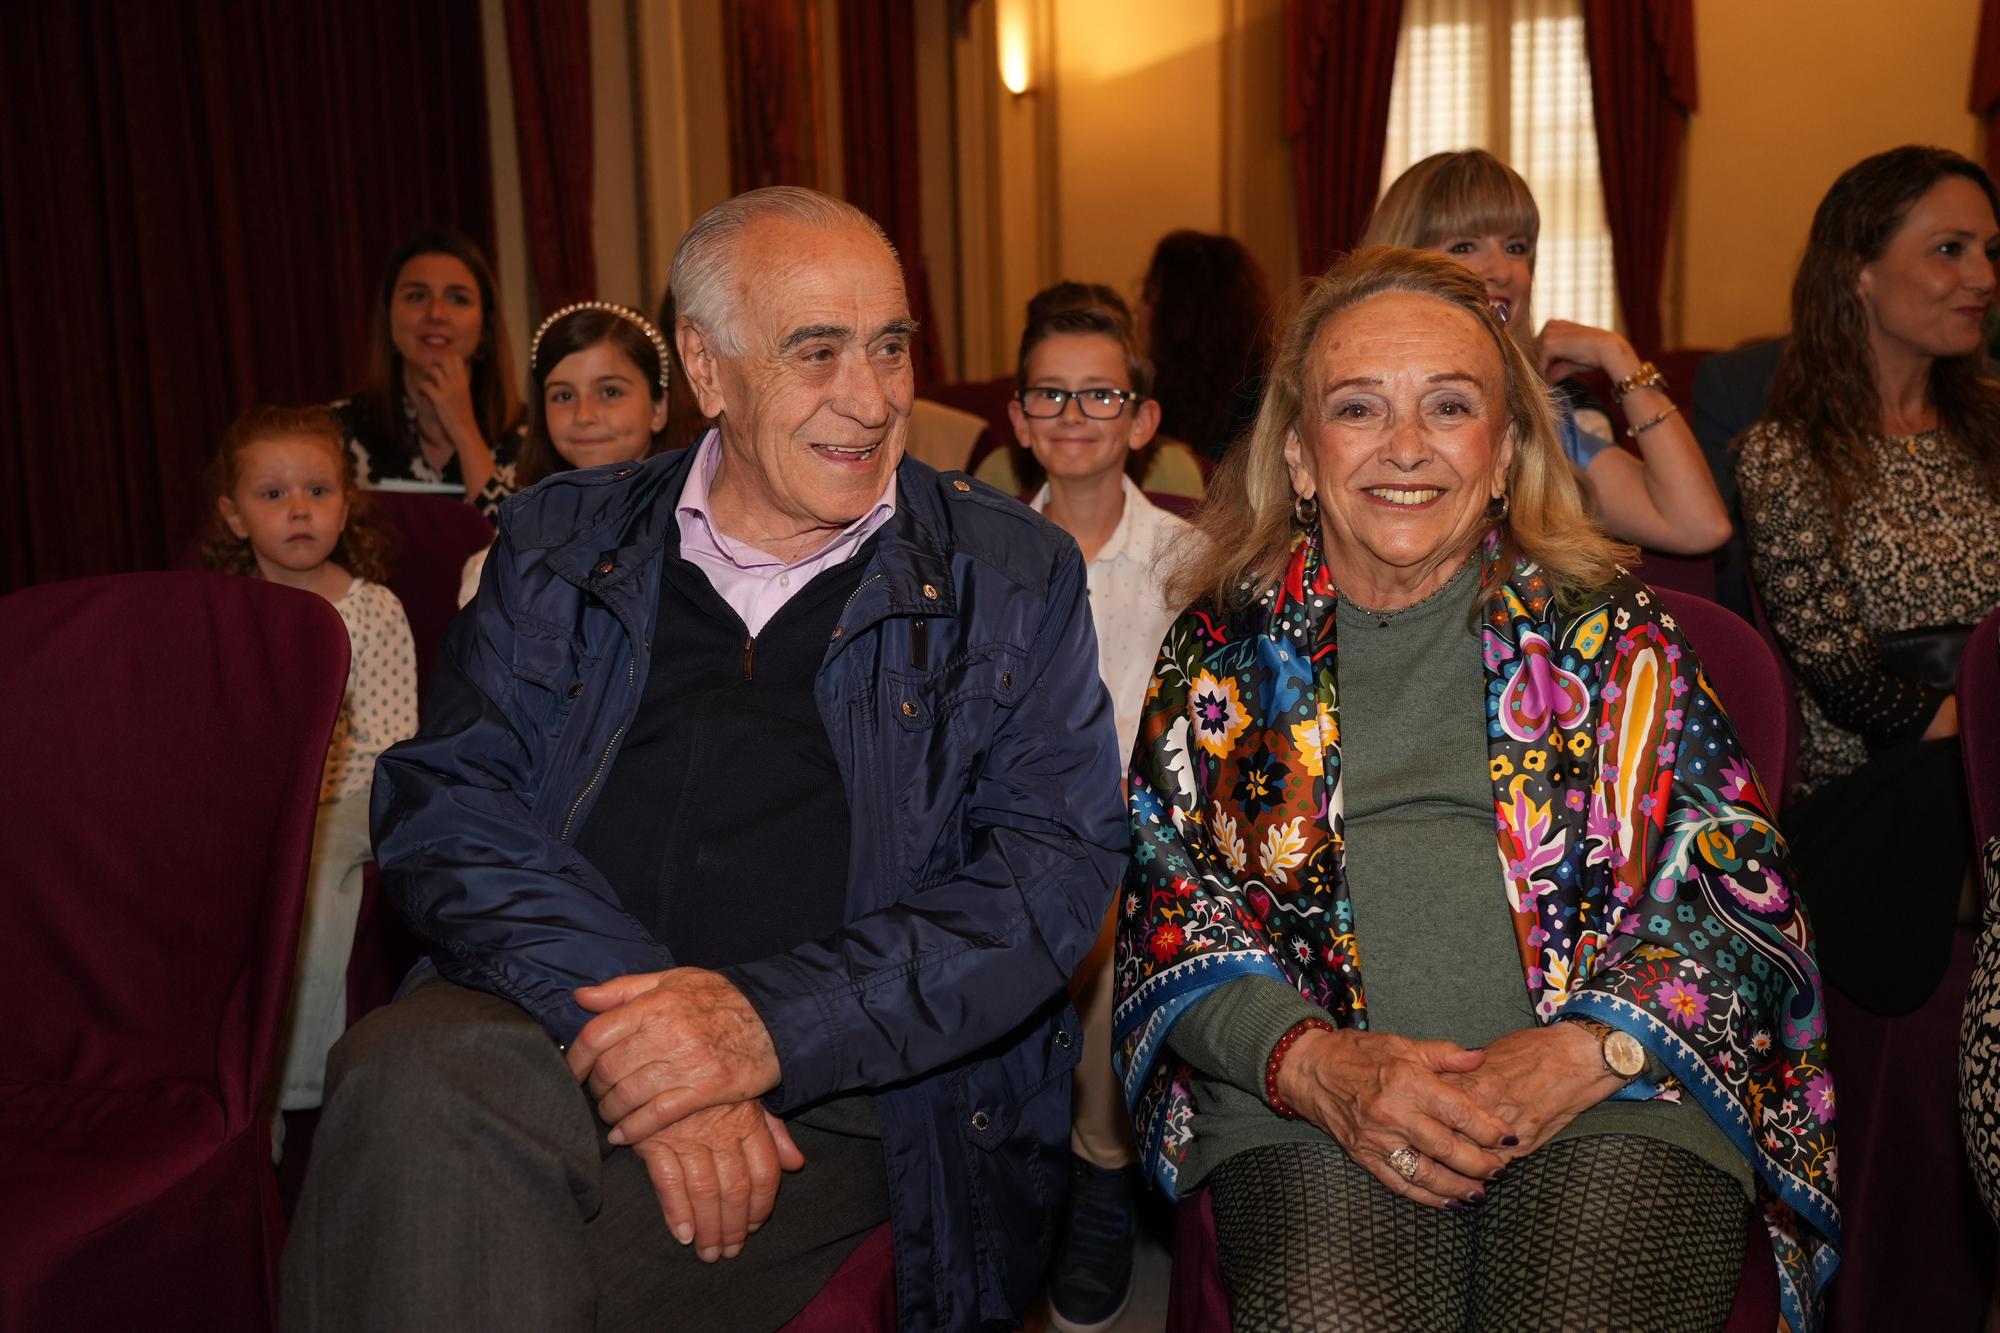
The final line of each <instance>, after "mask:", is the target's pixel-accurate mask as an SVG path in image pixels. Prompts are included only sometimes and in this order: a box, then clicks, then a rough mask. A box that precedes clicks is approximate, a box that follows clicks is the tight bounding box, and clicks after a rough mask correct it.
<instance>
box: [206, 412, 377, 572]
mask: <svg viewBox="0 0 2000 1333" xmlns="http://www.w3.org/2000/svg"><path fill="white" fill-rule="evenodd" d="M216 507H217V508H218V509H220V510H221V512H222V520H223V522H225V523H227V524H228V525H229V530H230V531H231V532H233V533H235V534H236V535H237V536H238V537H240V538H243V539H244V540H246V541H248V542H249V543H250V550H251V553H252V554H253V555H255V556H256V559H257V569H258V572H259V573H261V574H262V575H263V576H264V577H265V578H267V579H270V580H272V581H273V582H278V583H286V582H292V581H294V580H295V579H297V578H299V577H302V576H308V575H311V574H312V573H313V572H314V571H316V570H318V569H319V567H320V566H321V565H324V564H325V563H326V562H327V559H328V558H329V557H330V556H332V554H333V548H334V546H335V545H336V544H337V543H338V542H339V541H340V534H341V532H342V530H343V529H345V528H346V527H347V488H346V485H345V478H344V475H343V469H342V463H341V457H340V451H339V449H338V447H337V446H335V445H334V444H333V443H332V442H331V441H329V440H325V439H322V438H320V437H319V436H316V435H274V436H270V437H268V438H265V439H261V440H257V441H254V442H253V443H251V444H248V445H245V446H244V447H243V449H242V451H241V452H240V453H238V454H237V456H236V485H235V487H234V488H233V489H232V490H231V491H230V493H229V494H228V495H224V496H221V497H220V498H218V499H217V500H216Z"/></svg>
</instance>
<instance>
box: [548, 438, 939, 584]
mask: <svg viewBox="0 0 2000 1333" xmlns="http://www.w3.org/2000/svg"><path fill="white" fill-rule="evenodd" d="M695 453H696V450H694V449H692V448H690V449H680V450H676V451H674V452H673V453H669V454H661V455H658V456H656V457H654V458H651V459H648V460H647V461H646V462H644V463H642V464H640V465H639V475H638V476H636V477H632V478H629V479H622V485H623V486H624V487H625V491H624V492H623V493H622V494H620V495H619V496H618V497H617V498H616V499H615V500H612V501H609V502H607V503H606V504H605V506H604V507H603V508H602V509H601V510H600V511H599V513H598V515H597V516H596V517H595V518H593V519H590V520H588V521H586V522H585V523H584V525H583V526H582V527H580V528H579V529H578V530H577V531H576V533H575V535H574V536H572V537H570V538H569V539H568V540H567V541H565V542H563V543H562V544H561V545H559V546H557V547H556V548H555V550H553V551H552V552H551V553H550V556H549V567H550V568H551V569H552V570H553V571H554V572H555V573H556V574H558V575H560V576H561V577H562V578H563V579H565V580H567V581H568V582H570V583H573V584H575V585H577V586H578V587H580V588H584V589H587V590H588V591H590V592H591V593H593V594H594V595H596V596H597V597H598V598H599V599H600V600H602V601H603V602H604V603H605V604H606V605H607V606H609V607H610V608H611V609H612V610H613V611H614V612H615V613H617V614H618V616H619V617H620V619H625V620H628V621H630V622H633V623H643V622H644V620H645V619H646V616H647V614H648V613H647V611H646V608H645V607H644V606H643V605H640V604H635V603H636V599H638V598H639V597H641V596H642V595H647V590H650V591H653V592H656V591H657V584H656V583H654V582H653V580H652V579H651V578H648V577H644V576H645V575H646V574H647V572H648V571H651V570H653V569H654V568H655V567H656V566H657V565H658V563H659V560H660V557H661V555H662V554H663V552H664V551H665V549H666V547H667V546H668V544H669V543H672V544H673V545H674V547H675V549H678V548H679V543H680V530H679V526H678V523H677V520H676V518H675V514H674V510H675V508H676V506H677V505H678V504H679V502H680V496H681V491H682V490H683V489H684V488H685V487H686V485H687V478H688V473H689V471H690V469H691V468H692V467H693V465H694V459H695ZM607 484H611V485H619V484H621V480H610V481H608V483H607ZM949 531H950V525H949V524H948V523H947V522H946V515H945V511H944V503H943V500H942V498H941V497H940V496H939V494H938V479H937V473H936V471H935V470H933V469H932V468H930V467H929V466H927V465H926V464H924V463H922V462H920V461H918V460H917V459H916V458H914V457H912V456H910V455H909V454H905V455H904V456H903V461H902V462H901V463H899V464H897V467H896V510H895V512H894V513H893V514H891V515H890V516H889V519H888V521H887V522H885V523H884V524H883V525H882V527H881V528H880V529H879V531H878V532H877V534H876V536H877V539H878V540H877V542H876V548H875V558H874V560H873V561H872V562H871V563H870V567H869V571H868V574H867V575H864V579H871V578H872V576H875V575H880V576H881V579H882V582H883V585H884V592H885V595H886V597H887V604H886V606H885V607H884V608H883V614H887V615H937V616H949V615H955V614H957V611H958V592H957V588H956V587H955V586H954V585H953V582H952V578H951V554H952V553H951V548H950V546H949V545H948V543H947V541H946V538H945V536H944V534H946V533H948V532H949Z"/></svg>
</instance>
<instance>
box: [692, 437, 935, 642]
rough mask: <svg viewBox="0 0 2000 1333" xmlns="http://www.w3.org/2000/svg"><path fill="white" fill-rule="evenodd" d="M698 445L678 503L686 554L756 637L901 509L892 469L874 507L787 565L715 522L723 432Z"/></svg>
mask: <svg viewBox="0 0 2000 1333" xmlns="http://www.w3.org/2000/svg"><path fill="white" fill-rule="evenodd" d="M695 448H696V453H695V456H694V466H693V467H691V468H689V469H688V479H687V484H686V485H685V486H684V487H683V488H682V489H681V500H680V504H678V505H677V506H675V508H674V515H675V517H677V518H678V519H679V520H680V527H681V559H683V560H686V561H688V562H689V563H691V564H692V565H694V566H695V568H697V569H699V570H700V571H701V572H702V573H703V574H704V575H706V576H707V578H708V584H709V586H710V587H711V588H714V589H715V592H716V595H717V596H718V597H720V598H722V600H723V601H725V602H727V603H729V605H730V608H731V609H732V610H734V611H735V612H736V614H737V615H739V616H741V617H742V618H743V627H744V628H745V629H747V630H748V631H749V632H750V636H751V637H752V638H755V637H756V636H757V635H759V634H762V633H763V632H764V626H766V625H768V624H770V623H771V617H772V616H775V615H777V614H778V608H779V607H781V606H783V605H784V604H785V603H786V602H788V601H790V600H791V599H792V594H793V593H795V592H798V591H799V590H800V589H801V588H803V587H805V586H806V585H807V584H808V583H811V582H812V581H813V579H814V577H815V576H817V575H818V574H820V573H821V572H822V571H824V570H828V569H831V568H833V567H834V566H835V565H837V564H840V563H841V562H842V561H843V560H847V559H850V558H852V556H853V555H854V553H855V552H856V551H858V550H860V549H861V544H862V543H863V542H865V541H867V540H868V539H869V538H870V537H871V536H873V535H874V533H875V530H876V529H877V528H879V527H881V526H882V525H883V524H884V523H887V522H888V521H889V516H890V515H891V514H893V513H895V512H896V474H895V473H893V472H891V473H890V474H889V484H888V485H887V486H885V487H884V488H883V489H882V498H881V499H879V500H877V501H876V502H875V507H874V508H872V509H870V510H869V511H868V512H867V513H865V514H863V515H862V516H861V517H860V518H857V519H855V520H854V521H853V522H852V523H850V524H848V525H847V526H846V527H844V528H842V529H841V530H840V532H839V534H838V535H837V536H835V537H834V539H833V540H832V541H830V542H828V543H827V544H826V545H825V546H822V547H821V548H820V549H819V550H818V551H816V552H814V553H813V554H811V555H809V556H806V557H805V558H804V559H802V560H795V561H793V562H792V563H791V564H789V565H788V564H786V563H785V562H784V561H782V560H780V559H779V558H778V557H777V556H775V555H771V554H770V553H768V552H766V551H760V550H758V549H757V548H756V547H754V546H749V545H746V544H745V543H743V542H739V541H737V540H736V539H735V538H733V537H731V536H729V535H728V534H727V533H725V532H723V530H722V529H721V528H719V527H717V526H716V525H715V518H714V515H712V514H711V513H710V512H709V505H708V491H709V487H710V486H711V485H712V484H714V481H715V470H716V468H717V467H718V466H720V465H721V462H722V434H721V432H720V431H716V430H710V431H709V432H708V434H707V435H704V436H703V437H702V440H701V443H700V444H698V445H696V446H695Z"/></svg>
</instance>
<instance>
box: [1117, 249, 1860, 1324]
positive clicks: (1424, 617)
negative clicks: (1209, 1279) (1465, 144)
mask: <svg viewBox="0 0 2000 1333" xmlns="http://www.w3.org/2000/svg"><path fill="white" fill-rule="evenodd" d="M1198 525H1199V530H1200V531H1201V533H1202V536H1203V537H1204V539H1205V540H1204V541H1202V542H1199V543H1191V544H1190V549H1189V550H1188V551H1187V554H1186V556H1185V558H1184V563H1183V564H1182V565H1181V567H1180V571H1179V575H1178V577H1177V579H1176V580H1175V581H1174V586H1172V587H1171V588H1170V590H1169V591H1170V596H1175V597H1178V598H1180V599H1183V601H1184V602H1185V603H1187V604H1188V609H1187V610H1186V611H1185V612H1184V613H1183V614H1182V615H1181V616H1180V617H1179V618H1178V619H1177V620H1176V621H1175V622H1174V624H1173V626H1172V627H1171V628H1170V629H1169V631H1168V633H1167V638H1166V642H1165V644H1164V645H1163V646H1162V648H1161V652H1160V658H1159V662H1158V665H1157V667H1156V669H1155V672H1154V678H1153V682H1152V685H1151V689H1150V693H1149V696H1148V702H1147V705H1146V710H1145V713H1144V715H1143V717H1142V720H1141V723H1140V732H1139V741H1138V745H1137V747H1136V748H1135V751H1134V755H1133V761H1132V771H1131V817H1132V829H1133V837H1134V850H1133V856H1132V860H1131V862H1130V868H1129V870H1128V872H1127V876H1126V881H1125V886H1124V891H1123V894H1122V896H1121V898H1120V901H1119V905H1118V911H1119V922H1118V939H1117V951H1116V968H1117V978H1116V989H1117V1008H1116V1017H1115V1034H1114V1041H1115V1043H1116V1047H1115V1050H1116V1054H1115V1056H1114V1062H1115V1064H1116V1066H1117V1069H1118V1072H1119V1077H1120V1080H1121V1083H1122V1086H1123V1088H1124V1092H1125V1096H1126V1099H1127V1102H1128V1104H1129V1105H1131V1106H1132V1108H1133V1117H1134V1124H1135V1127H1136V1129H1137V1132H1138V1140H1139V1143H1140V1147H1141V1153H1142V1156H1143V1159H1144V1161H1145V1164H1146V1166H1147V1167H1148V1169H1149V1171H1150V1173H1151V1174H1152V1175H1153V1177H1154V1179H1155V1180H1156V1181H1157V1182H1158V1183H1159V1184H1160V1185H1161V1186H1162V1187H1163V1188H1164V1189H1166V1191H1167V1192H1168V1193H1169V1194H1170V1195H1176V1196H1178V1197H1182V1198H1185V1197H1186V1196H1187V1195H1188V1194H1189V1193H1191V1192H1192V1190H1193V1189H1194V1188H1195V1187H1196V1186H1198V1185H1207V1186H1209V1187H1210V1189H1211V1194H1212V1198H1213V1201H1214V1206H1215V1217H1216V1229H1217V1242H1218V1248H1219V1254H1220V1260H1221V1267H1222V1274H1223V1278H1224V1282H1225V1284H1226V1286H1227V1287H1228V1290H1229V1297H1230V1303H1231V1308H1232V1313H1233V1315H1234V1319H1235V1323H1236V1326H1237V1327H1238V1328H1245V1329H1248V1328H1315V1329H1336V1328H1354V1329H1370V1330H1377V1329H1433V1328H1467V1327H1477V1328H1492V1327H1507V1328H1514V1327H1584V1328H1648V1329H1664V1330H1677V1329H1689V1330H1694V1329H1719V1328H1721V1327H1722V1326H1723V1323H1724V1321H1725V1320H1726V1318H1727V1315H1728V1311H1729V1308H1730V1303H1731V1301H1732V1299H1733V1297H1734V1293H1735V1291H1736V1287H1737V1284H1738V1280H1739V1276H1740V1270H1741V1267H1742V1263H1743V1227H1744V1223H1745V1220H1746V1215H1747V1214H1748V1211H1749V1210H1750V1209H1751V1208H1752V1207H1755V1208H1756V1209H1758V1210H1759V1215H1761V1216H1762V1217H1764V1218H1765V1219H1766V1220H1767V1221H1768V1222H1769V1224H1770V1229H1771V1233H1772V1245H1773V1248H1774V1251H1775V1254H1776V1258H1777V1262H1778V1267H1779V1276H1780V1291H1781V1293H1782V1297H1783V1301H1784V1306H1785V1313H1786V1317H1787V1318H1788V1319H1789V1321H1790V1324H1791V1327H1792V1328H1793V1329H1795V1330H1806V1329H1811V1328H1813V1327H1816V1326H1817V1322H1818V1313H1819V1293H1820V1291H1821V1289H1822V1288H1823V1287H1824V1285H1825V1282H1826V1281H1827V1279H1828V1278H1829V1277H1830V1276H1831V1274H1832V1271H1833V1268H1834V1265H1835V1262H1836V1259H1835V1242H1834V1239H1833V1238H1834V1237H1835V1236H1836V1235H1837V1234H1838V1224H1837V1220H1836V1213H1835V1208H1834V1204H1833V1162H1834V1135H1833V1129H1832V1121H1833V1084H1832V1081H1831V1075H1830V1074H1829V1072H1828V1070H1827V1064H1826V1042H1825V1031H1824V1022H1823V1018H1822V1008H1821V994H1820V983H1819V976H1818V970H1817V967H1816V966H1815V964H1814V961H1813V953H1812V946H1811V932H1810V929H1809V927H1808V925H1807V923H1806V920H1805V916H1804V913H1803V910H1802V909H1801V907H1800V905H1799V903H1798V901H1797V898H1796V896H1795V895H1794V893H1793V891H1792V888H1791V884H1790V878H1789V870H1788V866H1787V853H1786V851H1785V845H1784V842H1783V839H1782V838H1781V837H1780V836H1779V835H1778V832H1777V830H1776V828H1775V827H1774V826H1773V823H1772V816H1771V809H1770V801H1769V799H1768V797H1767V796H1766V794H1765V791H1764V789H1763V787H1762V786H1761V785H1760V784H1759V782H1758V780H1757V778H1756V776H1755V775H1754V774H1753V773H1752V771H1751V769H1750V766H1749V764H1748V762H1747V760H1746V759H1745V758H1744V755H1743V753H1742V749H1741V746H1740V745H1739V743H1738V741H1737V738H1736V734H1735V731H1734V728H1733V727H1732V726H1731V724H1730V721H1729V719H1728V717H1727V716H1726V715H1725V714H1724V712H1723V711H1722V708H1721V706H1720V704H1719V703H1718V702H1717V700H1716V698H1715V695H1714V693H1713V691H1712V690H1711V689H1710V688H1709V685H1708V683H1707V681H1706V679H1705V678H1704V677H1703V675H1702V672H1701V667H1700V664H1699V663H1698V662H1697V660H1696V658H1695V655H1694V652H1693V651H1692V649H1691V648H1690V647H1689V645H1688V643H1687V641H1686V640H1685V639H1684V638H1683V637H1682V635H1681V633H1680V631H1679V629H1678V627H1677V626H1676V625H1675V623H1674V621H1673V620H1672V619H1671V618H1670V617H1668V616H1665V615H1663V614H1662V613H1661V611H1660V609H1659V607H1658V605H1657V604H1656V602H1655V599H1654V597H1653V595H1652V594H1651V593H1650V592H1649V590H1647V589H1646V588H1645V586H1644V585H1642V584H1640V583H1638V582H1637V581H1636V580H1634V579H1633V578H1632V577H1631V576H1630V575H1629V574H1626V573H1625V572H1623V570H1622V569H1621V568H1620V567H1619V563H1618V562H1619V560H1620V558H1621V557H1622V556H1623V554H1624V553H1625V548H1622V547H1620V546H1618V545H1616V544H1615V543H1613V542H1611V541H1610V540H1609V539H1607V538H1606V537H1605V536H1604V535H1603V534H1602V533H1601V532H1599V531H1598V530H1597V529H1596V528H1595V527H1594V526H1593V525H1592V524H1591V522H1590V521H1589V519H1588V517H1587V516H1586V512H1585V508H1584V503H1583V498H1582V495H1581V493H1580V491H1579V488H1578V486H1577V483H1576V480H1575V475H1574V471H1573V469H1572V468H1571V467H1570V466H1569V463H1568V461H1567V459H1566V458H1565V456H1564V454H1563V448H1562V444H1561V441H1560V438H1559V435H1558V431H1557V425H1556V416H1555V410H1554V408H1553V406H1552V405H1551V403H1550V400H1549V394H1548V391H1547V389H1546V387H1545V386H1544V384H1543V381H1542V379H1541V377H1540V375H1539V374H1538V373H1537V371H1536V368H1535V365H1534V363H1533V362H1532V361H1531V360H1530V359H1529V357H1528V355H1527V353H1526V351H1525V350H1524V349H1523V348H1522V347H1521V345H1520V344H1519V343H1517V342H1516V341H1515V340H1514V339H1513V338H1510V337H1509V336H1508V334H1507V331H1506V330H1505V328H1504V326H1503V325H1502V324H1501V323H1500V321H1499V318H1498V316H1497V314H1496V312H1495V310H1494V308H1493V306H1492V304H1491V302H1490V301H1489V299H1488V295H1487V292H1486V290H1485V289H1484V286H1483V284H1481V283H1480V282H1478V281H1477V280H1476V279H1475V278H1473V277H1472V276H1471V275H1470V274H1468V273H1467V271H1466V270H1465V268H1464V267H1462V266H1461V265H1459V264H1456V263H1451V262H1448V261H1446V260H1443V259H1441V258H1439V257H1437V256H1435V255H1431V254H1425V253H1423V252H1419V251H1414V250H1407V249H1392V248H1387V247H1383V248H1375V249H1370V250H1365V251H1362V252H1360V253H1358V254H1356V255H1353V256H1350V257H1349V258H1347V259H1345V260H1343V261H1342V262H1341V263H1339V264H1338V265H1336V266H1335V267H1334V269H1333V270H1332V271H1330V272H1329V273H1328V274H1327V276H1326V277H1325V278H1324V279H1322V280H1321V281H1319V282H1318V283H1316V284H1315V285H1314V286H1313V288H1312V289H1311V290H1310V292H1309V294H1308V295H1307V297H1306V300H1305V302H1304V305H1303V307H1302V308H1301V310H1300V311H1299V313H1298V314H1297V315H1296V316H1295V317H1294V318H1293V320H1292V322H1291V324H1290V327H1289V328H1288V330H1287V331H1286V333H1285V335H1284V337H1283V338H1282V340H1281V344H1280V346H1279V348H1278V350H1277V355H1276V359H1275V362H1274V364H1273V366H1272V369H1271V372H1270V377H1269V381H1268V383H1267V386H1266V390H1265V396H1264V401H1263V406H1262V410H1261V412H1260V414H1259V417H1258V421H1257V425H1256V427H1255V429H1254V431H1253V432H1252V434H1251V435H1250V436H1249V438H1248V439H1247V440H1246V442H1245V443H1244V444H1243V445H1242V446H1240V447H1239V449H1238V450H1237V451H1235V453H1234V454H1233V455H1232V457H1231V459H1230V460H1229V462H1228V464H1227V465H1225V467H1224V468H1223V469H1222V471H1221V472H1220V473H1218V475H1217V478H1216V480H1215V483H1214V486H1213V489H1212V491H1211V495H1210V499H1209V502H1208V504H1207V505H1206V506H1205V507H1204V509H1203V510H1202V512H1201V514H1200V516H1199V518H1198ZM1336 648H1337V650H1336ZM1496 826H1497V838H1496ZM1364 982H1365V984H1364ZM1579 1273H1585V1274H1592V1275H1599V1276H1600V1277H1601V1280H1591V1281H1577V1280H1576V1274H1579Z"/></svg>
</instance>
